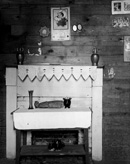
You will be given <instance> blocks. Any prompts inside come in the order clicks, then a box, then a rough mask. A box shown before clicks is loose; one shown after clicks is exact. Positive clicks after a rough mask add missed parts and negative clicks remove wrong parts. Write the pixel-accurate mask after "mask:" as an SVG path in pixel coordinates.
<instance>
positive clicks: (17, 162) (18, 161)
mask: <svg viewBox="0 0 130 164" xmlns="http://www.w3.org/2000/svg"><path fill="white" fill-rule="evenodd" d="M20 147H21V131H20V130H16V162H15V164H19V163H20Z"/></svg>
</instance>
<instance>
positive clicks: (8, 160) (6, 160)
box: [0, 158, 15, 164]
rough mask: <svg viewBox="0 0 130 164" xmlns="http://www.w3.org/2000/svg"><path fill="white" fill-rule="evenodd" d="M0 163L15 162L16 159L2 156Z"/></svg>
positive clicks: (11, 163)
mask: <svg viewBox="0 0 130 164" xmlns="http://www.w3.org/2000/svg"><path fill="white" fill-rule="evenodd" d="M0 164H15V160H13V159H6V158H2V159H0Z"/></svg>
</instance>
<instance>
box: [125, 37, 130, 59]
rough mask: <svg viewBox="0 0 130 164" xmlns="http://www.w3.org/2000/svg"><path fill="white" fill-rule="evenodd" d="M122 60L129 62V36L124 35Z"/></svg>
mask: <svg viewBox="0 0 130 164" xmlns="http://www.w3.org/2000/svg"><path fill="white" fill-rule="evenodd" d="M124 61H125V62H130V36H124Z"/></svg>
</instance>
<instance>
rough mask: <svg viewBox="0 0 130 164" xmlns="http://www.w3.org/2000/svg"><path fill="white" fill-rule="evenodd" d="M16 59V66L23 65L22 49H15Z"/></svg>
mask: <svg viewBox="0 0 130 164" xmlns="http://www.w3.org/2000/svg"><path fill="white" fill-rule="evenodd" d="M16 59H17V64H18V65H22V64H23V62H24V49H23V48H17V53H16Z"/></svg>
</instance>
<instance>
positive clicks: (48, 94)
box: [6, 65, 103, 161]
mask: <svg viewBox="0 0 130 164" xmlns="http://www.w3.org/2000/svg"><path fill="white" fill-rule="evenodd" d="M102 86H103V69H102V68H97V67H96V66H72V65H71V66H63V65H58V66H57V65H19V66H18V68H15V67H7V68H6V157H7V158H11V159H13V158H15V157H16V133H15V129H14V122H13V115H12V114H11V113H12V112H13V111H15V110H16V109H18V108H20V110H22V109H23V110H25V109H28V105H29V103H28V91H29V90H34V95H33V96H34V100H37V101H41V102H43V100H55V99H57V98H58V99H59V100H61V99H62V98H63V97H65V96H70V97H72V108H74V109H76V108H77V109H78V110H79V109H80V108H84V109H91V137H89V138H90V140H91V141H89V142H90V143H91V147H92V150H91V153H92V159H93V160H95V161H101V160H102ZM62 110H63V109H62Z"/></svg>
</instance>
